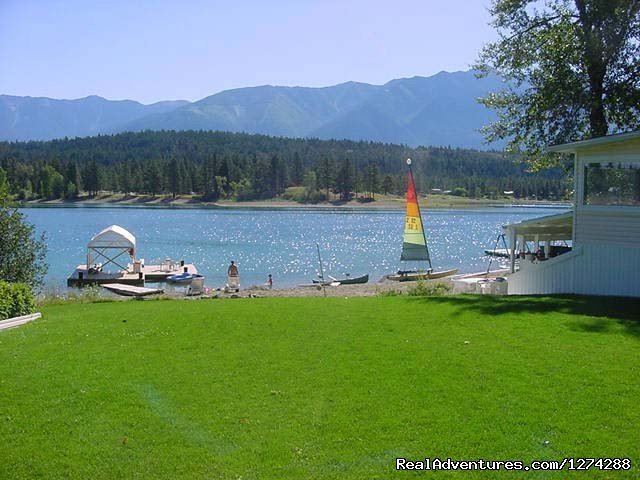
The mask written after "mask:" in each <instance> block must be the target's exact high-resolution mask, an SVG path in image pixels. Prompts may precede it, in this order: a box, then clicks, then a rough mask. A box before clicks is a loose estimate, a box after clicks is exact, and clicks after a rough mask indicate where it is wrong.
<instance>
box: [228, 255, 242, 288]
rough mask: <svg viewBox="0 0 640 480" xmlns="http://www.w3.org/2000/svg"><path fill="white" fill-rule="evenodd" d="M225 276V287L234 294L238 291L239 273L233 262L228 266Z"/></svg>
mask: <svg viewBox="0 0 640 480" xmlns="http://www.w3.org/2000/svg"><path fill="white" fill-rule="evenodd" d="M227 275H228V280H227V287H228V288H229V289H230V290H235V291H236V292H237V291H238V290H240V273H239V272H238V267H237V265H236V264H235V263H234V261H233V260H231V265H229V268H228V269H227Z"/></svg>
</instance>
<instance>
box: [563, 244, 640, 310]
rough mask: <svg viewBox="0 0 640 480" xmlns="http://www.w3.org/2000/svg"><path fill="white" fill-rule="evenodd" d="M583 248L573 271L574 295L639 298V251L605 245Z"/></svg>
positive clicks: (631, 248) (592, 245) (639, 249)
mask: <svg viewBox="0 0 640 480" xmlns="http://www.w3.org/2000/svg"><path fill="white" fill-rule="evenodd" d="M581 248H582V249H583V255H582V258H578V259H576V262H575V269H574V272H575V273H574V275H575V290H574V291H575V293H580V294H585V295H617V296H623V297H640V248H638V247H637V246H636V247H627V246H620V245H618V244H605V243H603V244H597V245H596V244H588V245H582V246H581ZM638 315H639V316H640V312H638Z"/></svg>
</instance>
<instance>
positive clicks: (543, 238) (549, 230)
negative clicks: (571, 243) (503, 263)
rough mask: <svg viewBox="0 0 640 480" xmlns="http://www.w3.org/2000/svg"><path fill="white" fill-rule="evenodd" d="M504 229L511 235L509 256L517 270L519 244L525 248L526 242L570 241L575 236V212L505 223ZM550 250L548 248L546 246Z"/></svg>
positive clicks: (512, 268) (521, 247) (512, 269)
mask: <svg viewBox="0 0 640 480" xmlns="http://www.w3.org/2000/svg"><path fill="white" fill-rule="evenodd" d="M502 230H503V231H504V233H505V234H507V236H508V237H509V250H508V251H509V256H510V259H511V272H512V273H513V272H514V271H515V261H516V251H517V248H518V244H520V249H521V250H523V249H524V245H525V243H526V242H529V241H533V242H535V243H538V242H544V243H545V244H547V245H550V244H551V242H552V241H554V240H564V241H568V240H571V239H572V238H573V212H566V213H561V214H558V215H548V216H546V217H538V218H532V219H531V220H524V221H522V222H518V223H512V224H509V225H504V226H503V227H502ZM545 251H547V252H548V249H547V248H545Z"/></svg>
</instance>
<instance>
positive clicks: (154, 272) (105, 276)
mask: <svg viewBox="0 0 640 480" xmlns="http://www.w3.org/2000/svg"><path fill="white" fill-rule="evenodd" d="M185 268H186V271H187V272H188V273H198V270H197V269H196V267H195V265H193V264H192V263H185V264H184V266H180V264H177V265H175V266H174V267H173V268H172V269H166V268H165V269H163V268H162V266H161V265H145V266H144V267H142V268H141V271H140V272H139V273H133V272H132V271H124V270H123V271H120V272H98V273H89V271H88V270H87V266H86V265H78V266H77V267H76V269H75V270H74V272H73V273H72V274H71V275H70V276H69V278H67V286H69V287H83V286H87V285H103V284H105V283H121V284H124V285H135V286H144V284H145V282H162V281H165V280H166V279H167V277H170V276H171V275H177V274H178V273H183V272H184V271H185Z"/></svg>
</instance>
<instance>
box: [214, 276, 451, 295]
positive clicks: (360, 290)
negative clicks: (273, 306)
mask: <svg viewBox="0 0 640 480" xmlns="http://www.w3.org/2000/svg"><path fill="white" fill-rule="evenodd" d="M425 282H430V283H447V284H452V280H451V278H441V279H438V280H426V281H425ZM416 284H417V282H394V281H391V280H387V279H380V280H379V281H374V282H369V283H361V284H354V285H337V286H330V285H328V286H326V287H324V288H323V287H321V286H320V285H316V286H306V285H305V286H301V285H300V286H295V287H288V288H275V287H274V288H272V289H270V288H268V287H265V286H262V285H253V286H249V287H247V288H243V289H241V290H240V291H239V292H237V293H225V292H223V291H221V290H217V291H213V292H211V294H209V295H205V296H211V297H214V296H217V297H219V298H231V297H233V296H236V297H238V298H262V297H323V296H325V294H326V296H327V297H372V296H376V295H394V294H397V295H405V294H406V293H407V292H408V291H409V290H410V289H411V288H414V287H415V286H416Z"/></svg>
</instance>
